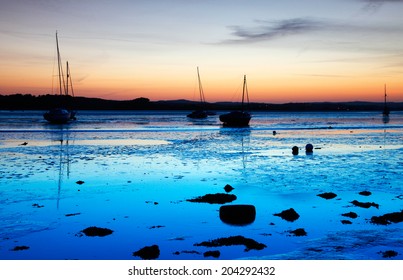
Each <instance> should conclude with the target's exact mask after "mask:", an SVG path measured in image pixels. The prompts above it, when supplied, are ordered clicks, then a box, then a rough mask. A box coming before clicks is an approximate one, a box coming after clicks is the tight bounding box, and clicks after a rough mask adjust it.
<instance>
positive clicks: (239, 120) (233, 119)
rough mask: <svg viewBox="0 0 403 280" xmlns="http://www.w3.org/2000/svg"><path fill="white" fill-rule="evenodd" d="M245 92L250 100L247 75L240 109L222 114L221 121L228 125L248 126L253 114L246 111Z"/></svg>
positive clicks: (244, 80) (244, 79)
mask: <svg viewBox="0 0 403 280" xmlns="http://www.w3.org/2000/svg"><path fill="white" fill-rule="evenodd" d="M245 94H246V98H247V101H248V102H249V94H248V87H247V85H246V75H244V78H243V90H242V105H241V110H240V111H233V112H230V113H227V114H223V115H220V121H221V122H222V123H223V125H224V126H227V127H247V126H249V121H250V119H251V118H252V116H251V115H250V114H249V113H248V112H246V111H244V103H245Z"/></svg>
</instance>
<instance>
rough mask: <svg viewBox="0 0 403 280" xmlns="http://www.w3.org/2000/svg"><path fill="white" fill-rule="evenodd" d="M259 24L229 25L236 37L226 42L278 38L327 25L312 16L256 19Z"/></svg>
mask: <svg viewBox="0 0 403 280" xmlns="http://www.w3.org/2000/svg"><path fill="white" fill-rule="evenodd" d="M256 22H257V23H258V25H257V26H254V27H241V26H237V25H236V26H229V28H230V29H232V30H233V32H232V33H231V34H232V35H233V36H235V37H236V38H235V39H232V40H227V41H226V43H241V42H257V41H263V40H264V41H267V40H272V39H276V38H278V37H284V36H291V35H295V34H302V33H306V32H311V31H315V30H319V29H321V28H323V26H324V25H326V23H325V22H323V21H319V20H314V19H311V18H292V19H284V20H279V21H263V20H259V21H256Z"/></svg>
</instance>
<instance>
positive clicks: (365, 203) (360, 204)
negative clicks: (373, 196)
mask: <svg viewBox="0 0 403 280" xmlns="http://www.w3.org/2000/svg"><path fill="white" fill-rule="evenodd" d="M351 203H352V204H353V205H354V206H358V207H362V208H369V207H371V206H373V207H375V208H376V209H379V204H376V203H374V202H359V201H357V200H353V201H351Z"/></svg>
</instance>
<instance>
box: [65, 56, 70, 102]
mask: <svg viewBox="0 0 403 280" xmlns="http://www.w3.org/2000/svg"><path fill="white" fill-rule="evenodd" d="M69 78H70V71H69V62H68V61H66V79H67V81H66V95H69Z"/></svg>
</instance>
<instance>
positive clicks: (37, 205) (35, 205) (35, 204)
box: [32, 203, 45, 208]
mask: <svg viewBox="0 0 403 280" xmlns="http://www.w3.org/2000/svg"><path fill="white" fill-rule="evenodd" d="M32 207H35V208H43V207H45V206H43V205H39V204H38V203H34V204H32Z"/></svg>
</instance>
